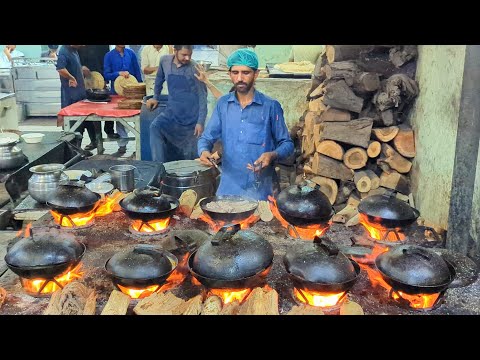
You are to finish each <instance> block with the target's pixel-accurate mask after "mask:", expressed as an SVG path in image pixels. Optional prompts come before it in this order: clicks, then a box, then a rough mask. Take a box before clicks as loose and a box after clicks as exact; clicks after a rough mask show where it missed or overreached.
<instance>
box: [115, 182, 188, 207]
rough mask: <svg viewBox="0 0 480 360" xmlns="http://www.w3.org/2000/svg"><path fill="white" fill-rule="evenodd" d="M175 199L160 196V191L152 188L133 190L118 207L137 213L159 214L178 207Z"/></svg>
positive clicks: (163, 195)
mask: <svg viewBox="0 0 480 360" xmlns="http://www.w3.org/2000/svg"><path fill="white" fill-rule="evenodd" d="M178 205H179V202H178V200H177V199H175V198H174V197H172V196H170V195H166V194H162V192H161V190H160V189H158V188H156V187H153V186H145V187H143V188H139V189H135V190H133V192H132V193H131V194H129V195H128V196H127V197H126V198H125V199H122V200H121V201H120V206H121V207H122V208H123V209H125V210H127V211H133V212H137V213H144V214H150V213H160V212H162V211H167V210H171V209H174V208H176V207H178Z"/></svg>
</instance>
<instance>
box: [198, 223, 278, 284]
mask: <svg viewBox="0 0 480 360" xmlns="http://www.w3.org/2000/svg"><path fill="white" fill-rule="evenodd" d="M239 230H240V225H238V224H235V225H231V226H229V225H227V226H224V227H223V228H221V229H220V231H219V232H218V233H217V234H215V236H214V237H213V239H212V240H211V241H206V242H205V243H204V244H203V245H201V246H200V247H199V248H198V250H197V252H196V253H195V254H194V258H193V264H192V270H193V271H195V272H196V273H197V274H199V275H201V276H204V277H207V278H210V279H216V280H240V279H244V278H246V277H249V276H253V275H256V274H258V273H259V272H261V271H263V270H265V269H266V268H267V267H268V266H269V265H270V264H271V263H272V261H273V248H272V245H271V244H270V243H269V242H268V241H267V240H265V239H264V238H263V237H262V236H260V235H258V234H256V233H254V232H252V231H248V230H241V231H239Z"/></svg>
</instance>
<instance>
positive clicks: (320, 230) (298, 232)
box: [268, 196, 332, 240]
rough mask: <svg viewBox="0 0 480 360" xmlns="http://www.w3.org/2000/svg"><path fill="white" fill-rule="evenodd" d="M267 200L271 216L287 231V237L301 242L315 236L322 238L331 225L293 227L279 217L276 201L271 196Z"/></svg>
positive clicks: (329, 223)
mask: <svg viewBox="0 0 480 360" xmlns="http://www.w3.org/2000/svg"><path fill="white" fill-rule="evenodd" d="M268 200H269V202H268V203H269V205H270V210H271V211H272V213H273V216H275V217H276V218H277V220H278V221H280V223H281V224H282V226H283V227H284V228H286V229H288V235H290V236H291V237H293V238H298V237H300V239H302V240H313V239H314V238H315V236H322V235H323V234H324V233H325V232H326V231H327V230H328V229H329V228H330V225H331V224H332V222H331V221H329V222H328V223H327V224H313V225H307V226H303V227H300V226H293V225H291V224H289V223H288V221H286V220H285V219H284V218H283V217H282V215H280V212H279V211H278V209H277V200H276V199H275V198H273V197H272V196H269V197H268Z"/></svg>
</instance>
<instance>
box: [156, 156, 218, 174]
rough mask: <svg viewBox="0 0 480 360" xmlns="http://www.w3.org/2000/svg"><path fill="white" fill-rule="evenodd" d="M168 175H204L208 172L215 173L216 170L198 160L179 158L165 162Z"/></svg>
mask: <svg viewBox="0 0 480 360" xmlns="http://www.w3.org/2000/svg"><path fill="white" fill-rule="evenodd" d="M163 166H165V171H166V173H167V176H171V177H184V176H196V175H200V174H202V175H204V174H206V173H210V172H211V173H213V172H214V171H215V170H214V168H212V167H211V166H206V165H203V164H201V163H200V162H198V161H197V160H178V161H170V162H166V163H163Z"/></svg>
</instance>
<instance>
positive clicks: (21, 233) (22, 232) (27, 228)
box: [17, 223, 32, 237]
mask: <svg viewBox="0 0 480 360" xmlns="http://www.w3.org/2000/svg"><path fill="white" fill-rule="evenodd" d="M31 228H32V223H28V224H27V226H25V229H22V230H19V231H18V232H17V237H29V236H30V229H31Z"/></svg>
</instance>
